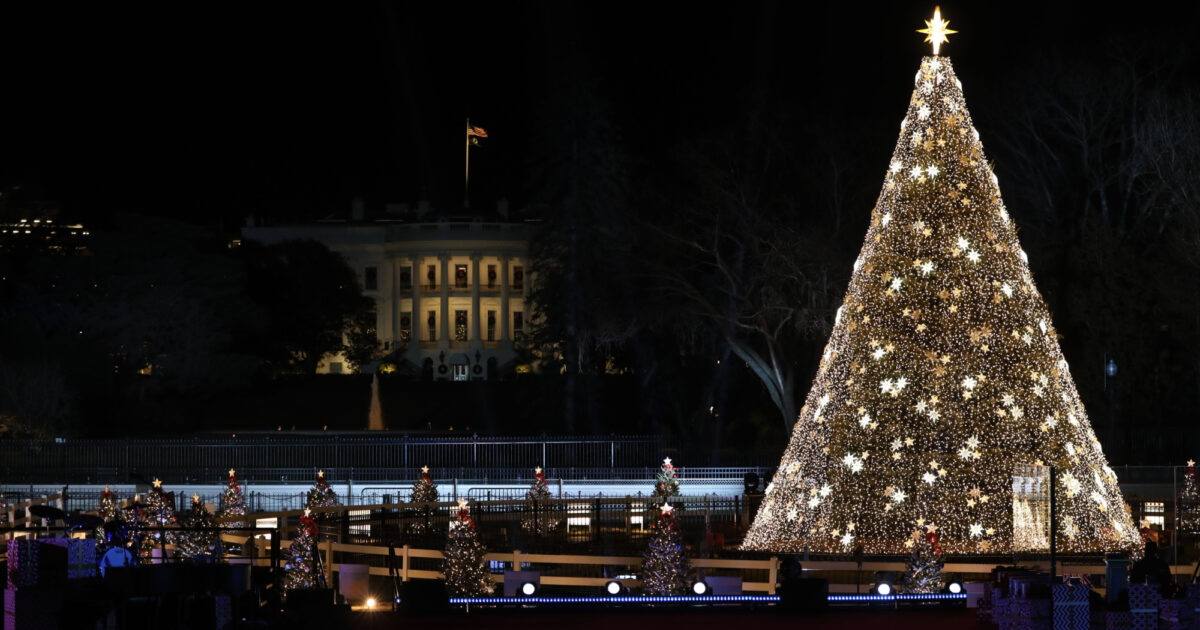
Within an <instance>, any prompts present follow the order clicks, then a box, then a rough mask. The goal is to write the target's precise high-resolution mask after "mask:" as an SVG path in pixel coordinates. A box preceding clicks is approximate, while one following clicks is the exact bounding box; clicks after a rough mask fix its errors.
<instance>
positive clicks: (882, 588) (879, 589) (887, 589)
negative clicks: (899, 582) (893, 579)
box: [875, 582, 892, 595]
mask: <svg viewBox="0 0 1200 630" xmlns="http://www.w3.org/2000/svg"><path fill="white" fill-rule="evenodd" d="M875 592H876V593H878V594H880V595H891V594H892V585H891V584H888V583H887V582H880V583H878V584H876V585H875Z"/></svg>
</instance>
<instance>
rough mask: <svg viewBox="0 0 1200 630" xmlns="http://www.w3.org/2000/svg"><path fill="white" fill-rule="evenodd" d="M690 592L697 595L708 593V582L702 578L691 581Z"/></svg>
mask: <svg viewBox="0 0 1200 630" xmlns="http://www.w3.org/2000/svg"><path fill="white" fill-rule="evenodd" d="M692 592H693V593H695V594H697V595H708V582H705V581H704V580H696V581H695V582H692Z"/></svg>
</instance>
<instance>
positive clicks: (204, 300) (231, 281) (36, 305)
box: [0, 216, 378, 435]
mask: <svg viewBox="0 0 1200 630" xmlns="http://www.w3.org/2000/svg"><path fill="white" fill-rule="evenodd" d="M93 233H94V237H93V240H92V242H91V243H90V244H89V255H86V256H77V257H45V258H34V259H33V260H31V261H30V263H29V265H28V271H27V272H26V273H25V274H24V276H23V277H21V278H18V279H16V282H14V283H10V284H16V288H15V290H13V291H12V292H11V293H10V295H8V296H7V297H6V299H5V301H4V303H2V304H0V414H3V416H4V420H3V421H2V422H0V424H3V425H4V429H5V431H4V432H5V433H7V434H10V435H11V434H35V435H58V434H63V433H70V432H73V431H79V430H85V429H86V430H109V431H118V432H120V431H124V430H127V429H130V428H132V427H129V426H127V425H125V423H124V422H123V420H122V419H121V418H122V415H123V412H125V411H127V410H128V409H130V408H131V407H132V406H136V405H138V404H141V403H145V402H147V401H151V400H155V399H160V398H163V397H171V396H177V395H206V394H219V393H221V392H228V391H232V390H236V389H240V388H244V387H247V386H250V385H252V384H253V383H254V382H256V381H258V380H261V379H271V378H276V377H278V376H281V375H286V374H304V373H312V372H313V371H315V369H316V364H317V361H318V360H319V358H320V356H322V355H324V354H326V353H330V352H337V351H346V352H347V355H348V357H349V358H350V360H351V361H357V362H364V363H365V362H367V361H370V360H371V359H372V358H373V357H374V354H375V353H376V352H377V350H378V349H377V343H376V342H375V339H374V335H375V333H374V324H375V316H374V306H373V302H372V301H371V300H370V299H369V298H366V297H364V296H363V295H362V290H361V287H359V285H358V281H357V279H356V277H355V275H354V271H353V270H352V269H350V267H349V266H348V265H347V264H346V263H345V261H344V260H342V258H341V257H340V256H339V255H337V254H334V253H333V252H331V251H329V250H328V249H327V248H326V247H324V246H323V245H320V244H318V243H315V242H311V241H308V242H303V241H297V242H286V243H281V244H278V245H272V246H259V245H255V244H249V245H245V246H243V247H240V248H235V249H229V248H228V247H227V246H226V243H224V242H223V241H222V240H221V239H220V238H218V235H217V234H214V233H210V232H208V231H206V230H204V229H202V228H198V227H195V226H191V225H188V224H183V223H179V222H176V221H170V220H166V219H156V218H149V217H141V216H126V217H122V218H120V219H119V220H118V221H117V224H116V225H114V226H113V228H112V229H108V230H97V231H94V232H93ZM346 330H349V331H350V334H349V335H348V337H349V338H350V339H351V340H352V341H353V342H354V343H351V344H347V343H346V340H345V338H344V337H343V331H346ZM364 333H366V334H364ZM162 428H163V429H168V430H169V429H170V428H171V427H162Z"/></svg>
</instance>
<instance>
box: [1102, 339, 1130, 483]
mask: <svg viewBox="0 0 1200 630" xmlns="http://www.w3.org/2000/svg"><path fill="white" fill-rule="evenodd" d="M1116 382H1117V362H1116V361H1114V360H1113V358H1112V357H1110V356H1108V353H1105V354H1104V396H1105V397H1106V398H1107V399H1108V438H1107V440H1106V441H1107V444H1106V445H1105V446H1107V447H1108V448H1110V449H1112V448H1116V442H1115V441H1114V436H1115V435H1116V432H1117V413H1116V409H1115V407H1116V400H1117V396H1116ZM1126 459H1128V458H1126Z"/></svg>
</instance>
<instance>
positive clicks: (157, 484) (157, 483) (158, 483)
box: [154, 477, 162, 488]
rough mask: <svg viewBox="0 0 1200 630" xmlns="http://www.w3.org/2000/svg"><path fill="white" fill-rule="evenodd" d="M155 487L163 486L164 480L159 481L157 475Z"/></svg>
mask: <svg viewBox="0 0 1200 630" xmlns="http://www.w3.org/2000/svg"><path fill="white" fill-rule="evenodd" d="M154 487H155V488H161V487H162V481H159V479H158V477H155V478H154Z"/></svg>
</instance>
